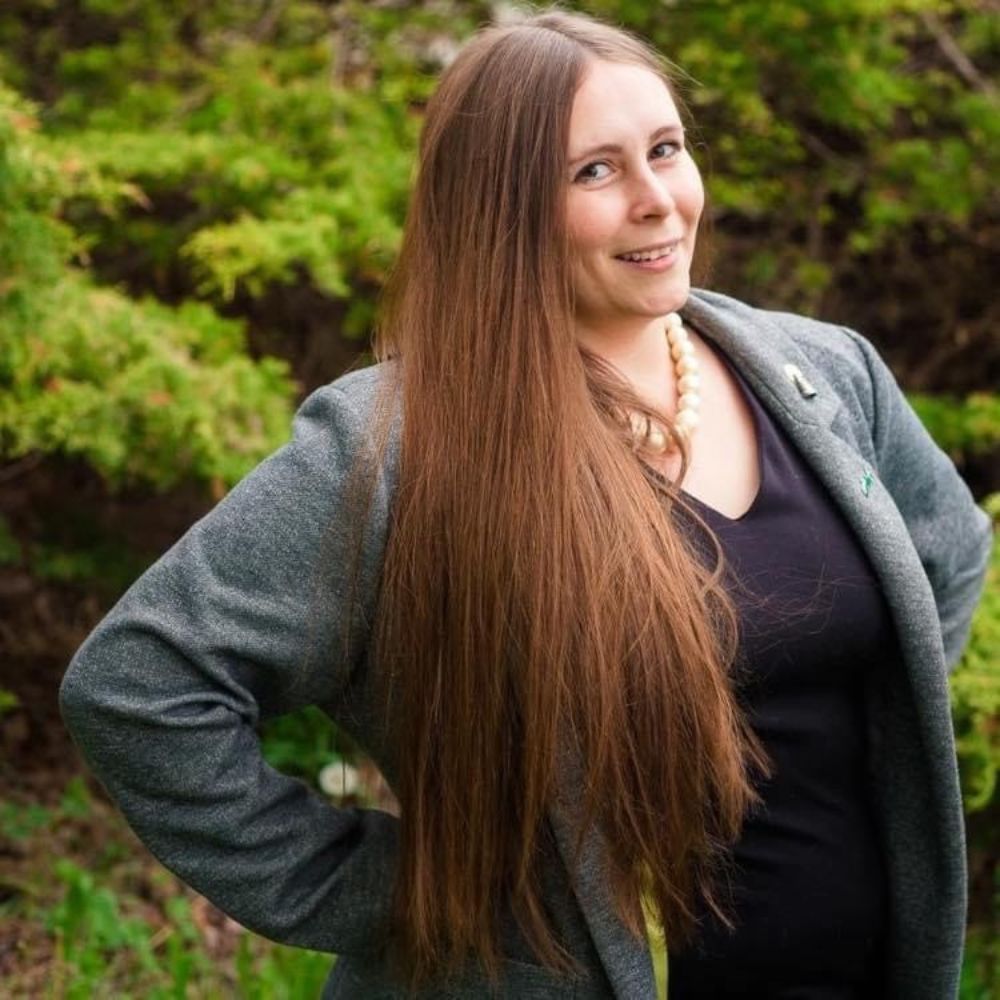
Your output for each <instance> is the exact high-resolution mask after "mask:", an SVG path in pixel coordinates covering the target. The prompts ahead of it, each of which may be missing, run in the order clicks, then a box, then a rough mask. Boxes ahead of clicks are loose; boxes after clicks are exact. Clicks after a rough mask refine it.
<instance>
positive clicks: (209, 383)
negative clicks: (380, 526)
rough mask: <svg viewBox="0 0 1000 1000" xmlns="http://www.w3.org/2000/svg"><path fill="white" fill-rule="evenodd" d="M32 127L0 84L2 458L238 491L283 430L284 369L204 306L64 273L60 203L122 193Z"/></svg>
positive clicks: (67, 264) (287, 407) (68, 247)
mask: <svg viewBox="0 0 1000 1000" xmlns="http://www.w3.org/2000/svg"><path fill="white" fill-rule="evenodd" d="M37 128H38V122H37V119H36V117H35V114H34V109H33V108H32V107H31V106H30V105H29V104H28V103H27V102H25V101H23V100H21V99H20V98H18V97H17V96H16V95H15V94H13V93H12V92H11V91H10V90H9V89H6V88H3V87H2V85H0V220H2V222H3V225H2V228H0V458H4V457H6V458H16V457H18V456H20V455H24V454H27V453H28V452H33V451H34V452H41V453H61V454H65V455H78V456H81V457H83V458H85V459H86V460H87V461H88V462H89V463H90V464H91V465H93V467H94V468H95V469H97V470H98V471H99V472H100V473H101V474H102V475H104V476H105V477H106V478H107V479H108V480H110V481H111V482H113V483H121V482H124V481H144V482H147V483H150V484H153V485H155V486H157V487H161V488H162V487H166V486H170V485H173V484H175V483H177V482H179V481H182V480H184V479H185V478H194V479H202V480H206V481H208V480H213V481H217V482H219V483H220V484H231V483H234V482H235V481H236V480H238V479H239V478H240V477H241V476H242V475H244V474H245V473H246V472H247V471H249V469H250V468H252V467H253V465H254V464H256V462H258V461H259V460H260V459H261V458H262V457H263V456H264V455H266V454H267V453H268V452H270V451H272V450H274V448H276V447H277V446H278V445H279V444H280V443H281V442H282V441H283V440H284V439H285V437H286V436H287V433H288V424H289V417H290V412H291V399H292V395H293V386H292V384H291V382H290V380H289V378H288V375H287V366H286V364H285V363H284V362H282V361H279V360H277V359H273V358H265V359H263V360H261V361H256V362H255V361H253V360H252V359H251V358H249V357H248V356H247V354H246V345H245V343H244V337H243V330H242V325H241V324H240V323H239V322H237V321H234V320H228V319H224V318H222V317H221V316H219V315H218V314H217V313H216V312H215V311H214V310H212V309H210V308H209V307H208V306H207V305H204V304H201V303H198V302H185V303H183V304H181V305H180V306H179V307H176V308H172V307H168V306H165V305H163V304H161V303H159V302H156V301H153V300H151V299H140V300H136V299H133V298H130V297H129V296H127V295H125V294H124V293H122V292H121V291H119V290H117V289H114V288H107V287H100V286H98V285H97V284H95V283H94V281H93V279H92V278H91V277H90V276H89V275H88V274H87V273H86V272H85V271H84V270H82V269H80V268H78V267H75V266H73V264H72V262H71V259H70V258H71V255H72V253H73V251H74V249H79V248H78V246H77V245H76V242H75V239H74V235H73V233H72V230H71V229H70V228H69V227H68V226H67V225H66V224H65V223H64V222H63V221H62V220H61V218H60V214H61V211H62V208H63V206H64V205H65V204H66V203H67V202H68V201H69V200H70V199H71V198H72V197H73V196H74V195H75V194H77V193H78V192H79V191H80V190H83V189H86V190H87V191H89V192H90V193H93V191H94V190H95V188H100V189H101V190H102V192H103V193H104V194H105V195H107V196H108V198H109V200H111V201H113V200H114V199H115V197H129V196H130V190H129V188H128V187H127V186H124V185H123V184H122V183H118V184H117V185H116V184H114V183H112V182H110V181H107V180H103V181H101V183H100V184H95V183H94V181H93V178H94V177H95V176H97V174H96V173H95V172H93V171H92V169H90V166H92V165H90V166H89V167H88V168H83V167H81V166H79V161H77V162H76V163H74V164H73V168H72V169H71V170H66V169H65V165H64V162H62V161H60V160H59V158H58V157H57V156H56V155H55V154H54V153H53V151H52V150H51V149H50V148H49V146H48V145H47V144H46V142H45V141H44V140H42V139H41V138H39V136H38V135H37V134H36V133H37ZM74 178H80V179H81V181H80V187H74ZM116 189H117V190H116Z"/></svg>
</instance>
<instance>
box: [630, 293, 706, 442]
mask: <svg viewBox="0 0 1000 1000" xmlns="http://www.w3.org/2000/svg"><path fill="white" fill-rule="evenodd" d="M666 334H667V343H668V344H669V345H670V357H671V358H672V359H673V362H674V379H675V381H676V383H677V413H676V414H675V415H674V429H675V430H676V432H677V433H678V434H679V435H680V437H682V438H683V439H684V440H690V438H691V436H692V435H693V434H694V431H695V428H696V427H697V426H698V422H699V419H700V418H699V414H698V411H699V409H700V408H701V396H700V395H699V394H698V390H699V389H700V388H701V375H700V374H699V366H698V359H697V357H696V356H695V353H694V344H692V343H691V338H690V337H689V336H688V332H687V330H685V329H684V324H683V323H682V322H681V318H680V316H678V315H677V313H675V312H672V313H670V315H669V316H667V327H666ZM629 423H630V424H631V426H632V437H633V440H634V441H635V444H636V446H637V447H639V448H644V449H646V450H648V451H651V452H653V453H654V454H657V455H664V454H666V453H667V452H670V451H673V450H674V449H675V448H676V442H675V441H674V439H673V438H672V437H671V436H669V435H668V434H666V433H665V432H664V431H663V429H662V428H661V427H658V426H656V425H655V424H653V423H652V421H650V420H649V419H648V418H647V417H645V416H643V415H642V414H641V413H633V414H631V416H630V417H629Z"/></svg>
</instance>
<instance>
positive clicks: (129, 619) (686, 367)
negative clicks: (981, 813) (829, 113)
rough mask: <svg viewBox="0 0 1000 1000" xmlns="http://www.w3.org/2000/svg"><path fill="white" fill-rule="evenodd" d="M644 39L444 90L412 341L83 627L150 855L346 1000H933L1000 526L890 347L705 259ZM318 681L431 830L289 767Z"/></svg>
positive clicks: (956, 951)
mask: <svg viewBox="0 0 1000 1000" xmlns="http://www.w3.org/2000/svg"><path fill="white" fill-rule="evenodd" d="M702 204H703V194H702V186H701V181H700V178H699V175H698V171H697V168H696V166H695V165H694V162H693V160H692V159H691V157H690V154H689V152H688V151H687V149H686V147H685V142H684V128H683V123H682V119H681V116H680V113H679V110H678V105H677V101H676V98H675V95H674V92H673V89H672V87H671V85H670V82H669V80H668V78H667V76H666V75H665V73H664V70H663V67H662V65H661V62H660V61H659V60H658V58H657V57H656V56H655V54H653V53H652V52H650V51H649V50H648V49H647V48H646V47H645V46H643V45H642V44H640V43H639V42H637V41H635V40H634V39H632V38H630V37H629V36H626V35H624V34H623V33H620V32H618V31H616V30H613V29H611V28H609V27H606V26H603V25H601V24H599V23H597V22H594V21H592V20H589V19H586V18H583V17H580V16H574V15H568V14H564V13H547V14H542V15H539V16H535V17H533V18H528V19H527V20H525V21H524V22H523V23H521V24H519V25H515V26H512V27H507V28H503V29H493V30H489V31H486V32H484V33H482V34H481V35H479V36H478V37H477V38H476V39H474V40H473V41H472V42H470V43H469V44H468V45H467V46H466V48H465V49H464V50H463V52H462V53H461V54H460V55H459V57H458V58H457V60H456V61H455V62H454V63H453V65H452V66H451V67H450V68H449V69H448V70H447V71H446V72H445V74H444V76H443V78H442V80H441V84H440V87H439V89H438V91H437V93H436V95H435V97H434V99H433V100H432V101H431V103H430V105H429V107H428V109H427V118H426V124H425V128H424V133H423V138H422V144H421V159H420V174H419V179H418V181H417V183H416V188H415V191H414V195H413V199H412V204H411V209H410V214H409V218H408V221H407V227H406V233H405V237H404V243H403V248H402V251H401V254H400V260H399V265H398V269H397V273H396V274H395V276H394V280H393V285H392V288H391V290H390V294H389V296H388V298H387V302H386V309H385V318H384V322H383V324H382V327H381V330H380V335H379V343H378V348H379V352H380V357H381V358H382V363H380V364H378V365H376V366H375V367H373V368H370V369H367V370H365V371H358V372H354V373H352V374H349V375H346V376H344V377H343V378H341V379H339V380H338V381H336V382H335V383H333V384H332V385H330V386H328V387H326V388H324V389H321V390H319V391H318V392H316V393H315V394H313V395H312V396H311V397H310V398H309V399H308V400H307V401H306V402H305V404H304V405H303V407H302V409H301V410H300V411H299V414H298V417H297V420H296V424H295V435H294V440H293V441H292V443H291V444H289V445H288V446H286V447H285V448H283V449H282V450H281V451H279V452H278V453H277V454H276V455H274V456H272V458H270V459H269V460H268V461H266V462H265V463H264V464H263V465H262V466H260V467H259V468H258V469H257V470H256V471H255V472H254V473H252V474H251V475H250V476H249V477H248V478H247V479H246V480H244V481H243V482H242V483H240V484H239V485H238V486H237V487H236V488H235V489H234V490H233V491H232V493H231V494H230V495H229V496H228V497H227V498H226V499H225V500H224V501H223V502H222V503H221V504H220V505H219V506H218V507H217V508H216V509H215V510H214V511H213V512H212V513H211V514H209V515H208V516H207V517H206V518H205V519H203V520H202V521H200V522H199V523H198V524H196V525H195V526H194V527H193V528H192V529H191V530H190V531H189V532H188V534H187V535H186V536H185V537H184V538H183V539H182V540H181V541H180V542H179V543H178V544H177V545H176V546H175V547H174V548H173V549H172V550H171V551H170V552H168V553H167V554H166V555H165V556H164V557H163V558H162V559H161V560H160V561H159V562H158V563H157V564H156V565H155V566H154V567H152V568H151V569H150V570H149V571H148V572H147V573H146V574H145V575H144V576H143V577H142V578H141V579H140V580H139V581H138V582H137V583H136V584H135V585H134V586H133V587H132V588H131V589H130V591H129V592H128V593H127V594H126V595H125V596H124V597H123V598H122V600H121V602H120V603H119V604H118V606H117V607H116V608H115V609H114V610H113V611H112V612H111V613H110V614H109V616H108V617H107V618H106V619H105V620H104V621H103V622H102V623H101V624H100V625H99V626H98V628H97V630H96V631H95V632H94V634H93V635H92V636H91V637H90V638H89V639H88V640H87V642H86V643H85V644H84V646H83V647H82V648H81V649H80V651H79V652H78V653H77V655H76V657H75V658H74V661H73V663H72V665H71V667H70V670H69V672H68V674H67V677H66V680H65V682H64V685H63V689H62V705H63V712H64V715H65V718H66V720H67V723H68V724H69V725H70V727H71V729H72V731H73V733H74V736H75V737H76V739H77V741H78V742H79V744H80V746H81V748H82V749H83V751H84V753H85V755H86V756H87V758H88V760H89V761H90V763H91V764H92V766H93V767H94V769H95V770H96V772H97V774H98V775H99V776H100V778H101V780H102V781H103V782H104V783H105V785H106V786H107V787H108V789H109V790H110V792H111V794H112V795H113V796H114V797H115V798H116V799H117V800H118V802H119V803H120V805H121V808H122V809H123V811H124V812H125V814H126V816H127V817H128V818H129V821H130V822H131V823H132V825H133V826H134V828H135V829H136V831H137V832H138V833H139V835H140V836H141V837H142V838H143V839H144V840H145V842H146V843H147V844H148V846H149V847H150V849H151V850H152V851H153V852H154V853H155V854H156V855H157V856H158V857H159V858H160V859H161V860H162V861H163V862H164V864H166V865H167V866H168V867H170V868H171V869H173V870H174V871H176V872H177V873H178V874H179V875H180V876H181V877H182V878H184V879H185V880H186V881H187V882H189V883H190V884H191V885H193V886H194V887H195V888H197V889H198V890H199V891H201V892H203V893H204V894H205V895H207V896H208V897H209V898H210V899H213V900H214V901H215V902H216V903H217V904H218V905H219V906H220V907H222V908H223V909H224V910H226V911H227V912H228V913H230V914H232V915H233V916H234V917H235V918H236V919H237V920H239V921H240V922H242V923H243V924H245V925H247V926H248V927H251V928H253V929H255V930H257V931H259V932H260V933H263V934H265V935H267V936H269V937H272V938H275V939H276V940H280V941H285V942H289V943H292V944H298V945H303V946H307V947H311V948H318V949H325V950H329V951H331V952H336V953H337V954H338V955H339V956H340V957H339V959H338V961H337V964H336V967H335V969H334V972H333V974H332V976H331V979H330V981H329V983H328V986H327V990H326V993H325V995H326V996H329V997H390V996H392V997H395V996H404V995H415V996H420V997H425V998H427V997H444V996H449V997H451V996H468V997H477V996H483V995H488V994H489V993H490V992H491V991H494V992H496V993H497V994H499V995H503V996H510V997H578V998H579V997H595V998H596V997H609V996H616V997H619V998H628V1000H634V998H650V997H653V996H654V995H655V986H654V981H653V974H652V966H651V963H650V957H649V949H648V946H647V942H646V937H645V933H644V921H643V912H644V909H645V910H646V911H647V912H649V913H650V914H651V915H652V919H653V920H654V921H655V922H656V923H657V924H659V926H660V927H661V928H662V929H663V931H664V933H665V937H666V940H667V941H668V942H669V949H670V979H671V983H670V990H671V995H672V996H676V997H683V996H698V995H705V996H713V997H721V996H729V995H732V996H737V995H738V996H746V995H757V996H773V997H793V996H794V997H814V998H815V997H821V996H822V997H861V996H891V997H899V998H902V997H906V998H908V1000H913V998H923V997H926V998H928V1000H930V998H935V1000H938V998H943V997H947V996H951V995H953V994H954V992H955V989H956V984H957V977H958V968H959V963H960V956H961V946H962V936H963V919H964V853H963V851H964V848H963V840H962V815H961V803H960V798H959V791H958V785H957V780H956V771H955V759H954V749H953V745H952V740H951V728H950V716H949V706H948V698H947V689H946V664H950V663H954V662H955V660H956V659H957V657H958V655H959V653H960V650H961V647H962V643H963V641H964V638H965V636H966V633H967V629H968V624H969V619H970V616H971V613H972V608H973V605H974V602H975V599H976V596H977V594H978V590H979V587H980V586H981V581H982V576H983V572H984V567H985V562H986V557H987V551H988V548H989V535H990V533H989V526H988V522H987V520H986V518H985V516H984V515H983V514H982V513H981V512H979V511H977V510H976V508H975V507H974V505H973V503H972V500H971V498H970V496H969V494H968V491H967V490H966V488H965V487H964V485H963V484H962V483H961V481H960V480H959V479H958V477H957V475H956V473H955V471H954V468H953V466H952V465H951V463H950V462H949V461H948V460H947V458H945V457H944V456H943V455H942V454H941V453H940V452H939V451H938V450H937V449H936V448H935V447H934V445H933V444H932V443H931V441H930V440H929V439H928V438H927V436H926V434H925V433H924V432H923V430H922V428H921V427H920V425H919V423H918V422H917V420H916V418H915V417H914V416H913V414H912V412H911V411H910V410H909V409H908V407H907V405H906V403H905V401H904V400H903V398H902V396H901V394H900V393H899V390H898V389H897V387H896V386H895V384H894V382H893V380H892V378H891V376H890V375H889V373H888V372H887V370H886V369H885V367H884V366H883V365H882V363H881V361H880V360H879V359H878V357H877V356H876V354H875V353H874V351H873V350H872V348H871V347H870V345H868V344H867V342H865V341H864V340H863V339H862V338H860V337H859V336H858V335H856V334H854V333H852V332H850V331H846V330H842V329H838V328H834V327H830V326H826V325H823V324H820V323H816V322H814V321H811V320H808V319H804V318H801V317H797V316H791V315H784V314H776V313H766V312H762V311H760V310H756V309H753V308H751V307H749V306H746V305H743V304H740V303H738V302H735V301H733V300H731V299H727V298H725V297H723V296H719V295H714V294H710V293H707V292H692V291H691V290H690V277H689V275H690V267H691V259H692V255H693V252H694V247H695V240H696V235H697V229H698V223H699V218H700V215H701V211H702ZM306 704H318V705H320V706H322V707H323V708H324V709H325V710H326V711H327V712H328V713H329V714H330V715H331V716H332V717H333V718H334V719H335V720H336V722H337V723H338V724H339V725H341V726H343V727H344V728H345V729H346V730H348V731H349V732H351V733H353V734H354V735H355V737H356V738H357V739H358V740H359V741H360V742H361V743H362V744H363V745H364V746H365V747H366V749H367V750H368V751H369V752H370V753H371V754H372V756H373V757H374V758H375V760H376V761H377V762H378V763H379V765H380V766H381V767H382V769H383V771H384V772H385V774H386V775H387V777H388V778H389V780H390V783H391V784H392V786H393V788H394V789H395V791H396V792H397V795H398V797H399V800H400V805H401V819H400V820H398V821H397V820H396V819H395V818H393V817H391V816H388V815H386V814H384V813H381V812H378V811H375V810H339V809H335V808H332V807H331V806H330V805H328V804H327V803H325V802H323V801H321V800H320V799H319V798H318V797H316V796H315V795H313V794H312V793H310V792H309V791H308V790H307V789H306V788H304V787H303V786H302V785H301V784H299V783H297V782H295V781H292V780H290V779H287V778H285V777H283V776H280V775H278V774H276V773H275V772H274V771H272V770H271V769H269V768H268V767H267V766H266V765H265V764H264V763H263V761H262V759H261V756H260V751H259V746H258V742H257V739H256V737H255V735H254V728H253V727H254V725H255V724H256V723H257V722H258V721H259V720H260V719H261V718H263V717H266V716H271V715H274V714H276V713H280V712H285V711H288V710H291V709H294V708H297V707H299V706H302V705H306Z"/></svg>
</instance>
